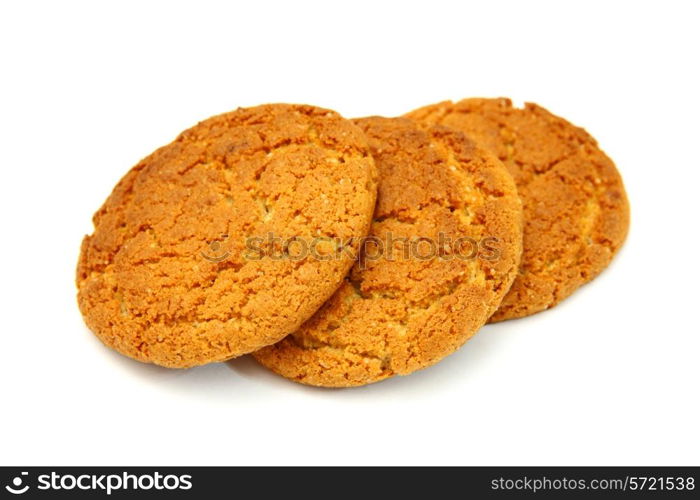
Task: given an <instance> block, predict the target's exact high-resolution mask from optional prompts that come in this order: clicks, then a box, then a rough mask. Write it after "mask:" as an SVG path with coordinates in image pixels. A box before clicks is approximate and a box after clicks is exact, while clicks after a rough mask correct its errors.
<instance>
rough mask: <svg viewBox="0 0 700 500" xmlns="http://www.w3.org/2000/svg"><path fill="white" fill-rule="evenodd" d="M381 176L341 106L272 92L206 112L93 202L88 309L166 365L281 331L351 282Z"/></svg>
mask: <svg viewBox="0 0 700 500" xmlns="http://www.w3.org/2000/svg"><path fill="white" fill-rule="evenodd" d="M376 185H377V171H376V167H375V165H374V161H373V159H372V157H371V155H370V154H369V150H368V146H367V141H366V139H365V137H364V135H363V133H362V131H361V130H360V129H359V128H358V127H357V126H356V125H354V124H353V123H352V122H350V121H349V120H345V119H344V118H342V117H341V116H340V115H338V114H337V113H335V112H333V111H328V110H325V109H320V108H316V107H312V106H302V105H288V104H271V105H264V106H259V107H254V108H248V109H238V110H236V111H233V112H230V113H226V114H222V115H219V116H215V117H213V118H210V119H208V120H205V121H203V122H201V123H199V124H198V125H196V126H195V127H193V128H191V129H189V130H187V131H185V132H183V133H182V134H181V135H180V136H179V137H178V138H177V139H176V140H175V141H174V142H172V143H170V144H168V145H167V146H165V147H162V148H160V149H158V150H157V151H155V152H154V153H153V154H151V155H150V156H148V157H147V158H145V159H144V160H142V161H140V162H139V163H138V164H137V165H136V166H135V167H134V168H133V169H132V170H131V171H130V172H129V173H127V174H126V176H125V177H124V178H123V179H122V180H121V181H120V182H119V183H118V184H117V186H116V187H115V188H114V191H113V192H112V194H111V195H110V196H109V198H108V199H107V201H106V202H105V203H104V205H103V206H102V208H100V210H99V211H98V212H97V213H96V214H95V216H94V218H93V222H94V226H95V228H94V233H93V234H92V235H90V236H86V237H85V239H84V240H83V244H82V249H81V254H80V260H79V264H78V269H77V286H78V303H79V306H80V310H81V312H82V314H83V316H84V318H85V321H86V323H87V325H88V326H89V328H90V329H91V330H92V331H93V332H94V333H95V334H96V335H97V336H98V337H99V338H100V339H101V340H102V341H103V342H104V343H105V344H106V345H108V346H109V347H112V348H114V349H116V350H117V351H119V352H120V353H122V354H125V355H127V356H130V357H132V358H134V359H137V360H139V361H144V362H152V363H156V364H158V365H162V366H167V367H174V368H185V367H191V366H195V365H201V364H204V363H209V362H213V361H222V360H226V359H229V358H233V357H236V356H240V355H242V354H245V353H248V352H251V351H254V350H256V349H259V348H261V347H263V346H265V345H268V344H272V343H274V342H277V341H278V340H280V339H281V338H282V337H284V336H285V335H286V334H288V333H289V332H292V331H295V330H296V329H298V328H299V326H300V325H301V324H302V323H303V322H304V321H305V320H307V319H308V318H309V317H310V316H311V315H312V314H313V313H314V312H315V311H316V310H317V309H318V308H319V307H320V306H321V305H322V304H323V303H324V302H325V301H326V300H327V299H328V298H329V297H330V296H331V295H332V294H333V292H334V291H335V290H336V289H337V288H338V286H339V285H340V284H341V282H342V281H343V278H344V276H345V275H346V274H347V271H348V270H349V268H350V266H351V265H352V263H353V262H354V256H355V255H354V254H355V253H356V249H357V247H358V245H359V241H360V240H361V238H362V237H363V236H364V235H366V233H367V231H368V229H369V225H370V221H371V218H372V212H373V210H374V204H375V199H376ZM304 245H306V247H305V246H304ZM353 249H355V251H354V252H353V251H348V250H353Z"/></svg>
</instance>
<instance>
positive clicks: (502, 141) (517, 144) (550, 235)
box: [406, 99, 629, 322]
mask: <svg viewBox="0 0 700 500" xmlns="http://www.w3.org/2000/svg"><path fill="white" fill-rule="evenodd" d="M406 116H407V117H409V118H411V119H413V120H417V121H419V122H421V123H424V124H428V125H432V124H443V125H447V126H450V127H453V128H455V129H457V130H460V131H462V132H464V133H465V134H467V135H468V136H469V137H471V138H472V139H474V140H475V141H477V142H478V143H480V144H481V145H483V146H485V147H486V148H488V149H489V150H490V151H492V152H494V153H495V154H496V155H497V156H498V157H499V158H500V159H501V160H502V161H503V162H504V163H505V165H506V166H507V167H508V170H509V171H510V173H511V174H512V175H513V178H514V179H515V182H516V184H517V186H518V192H519V194H520V198H521V199H522V201H523V210H524V214H525V232H524V244H523V258H522V262H521V264H520V271H519V273H518V277H517V278H516V280H515V282H514V283H513V286H512V288H511V290H510V292H509V293H508V295H506V297H505V298H504V299H503V304H501V307H500V308H499V309H498V311H497V312H496V313H495V314H494V316H493V317H492V318H491V321H492V322H493V321H501V320H505V319H510V318H519V317H523V316H528V315H530V314H534V313H536V312H539V311H543V310H545V309H548V308H550V307H552V306H554V305H555V304H557V303H559V302H560V301H561V300H563V299H564V298H566V297H568V296H569V295H570V294H571V293H573V292H574V290H576V289H577V288H578V287H579V286H581V285H582V284H584V283H586V282H588V281H590V280H592V279H593V278H594V277H596V276H597V275H598V274H599V273H600V272H601V271H602V270H603V269H604V268H605V267H606V266H607V265H608V264H609V263H610V261H611V260H612V257H613V255H614V254H615V252H617V250H618V249H619V248H620V246H621V245H622V243H623V241H624V240H625V237H626V235H627V229H628V227H629V204H628V202H627V196H626V194H625V189H624V186H623V184H622V179H621V178H620V175H619V173H618V172H617V170H616V168H615V165H614V164H613V162H612V161H611V160H610V159H609V158H608V157H607V156H606V155H605V153H603V152H602V151H601V150H600V149H599V148H598V145H597V143H596V141H595V139H593V138H592V137H591V136H590V135H588V134H587V133H586V131H585V130H583V129H582V128H578V127H575V126H573V125H571V124H570V123H569V122H567V121H566V120H564V119H562V118H559V117H557V116H554V115H553V114H551V113H550V112H548V111H547V110H546V109H544V108H542V107H540V106H538V105H536V104H531V103H527V104H526V105H525V107H524V108H515V107H513V105H512V103H511V101H510V100H509V99H465V100H463V101H460V102H457V103H453V102H450V101H446V102H441V103H438V104H434V105H431V106H426V107H424V108H420V109H417V110H415V111H413V112H411V113H408V114H407V115H406Z"/></svg>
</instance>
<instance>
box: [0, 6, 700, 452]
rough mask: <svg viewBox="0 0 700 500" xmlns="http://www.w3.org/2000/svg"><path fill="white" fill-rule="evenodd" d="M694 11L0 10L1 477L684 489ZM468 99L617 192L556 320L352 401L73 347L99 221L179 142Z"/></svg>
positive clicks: (696, 83)
mask: <svg viewBox="0 0 700 500" xmlns="http://www.w3.org/2000/svg"><path fill="white" fill-rule="evenodd" d="M695 6H697V3H696V4H695V5H693V3H692V2H688V3H676V2H668V1H664V2H659V3H658V4H649V3H643V2H629V3H625V2H617V3H616V2H591V1H586V2H581V3H580V4H579V5H574V4H573V3H570V2H551V3H539V2H536V3H532V2H511V3H499V2H477V3H474V4H472V5H469V4H467V3H466V2H455V3H453V4H448V3H443V2H440V1H435V0H431V1H430V2H420V3H417V4H416V5H415V6H414V5H411V4H410V3H408V2H396V3H393V4H392V3H381V2H379V1H371V2H361V1H354V2H328V1H325V2H319V3H306V2H300V1H293V2H281V3H279V4H276V5H273V4H264V2H239V3H234V2H227V3H221V4H210V3H206V2H190V3H189V4H180V3H175V2H164V3H162V4H156V3H151V2H134V3H131V2H123V1H122V2H114V3H113V4H112V6H111V7H107V6H105V5H103V4H102V3H99V2H85V3H74V2H45V3H36V2H14V3H12V4H10V3H9V2H4V3H3V4H2V7H0V51H1V52H0V54H1V60H0V105H1V107H0V145H1V149H0V152H1V156H0V168H1V169H2V170H1V177H0V189H1V192H0V196H1V197H0V203H1V207H0V216H1V217H2V242H1V245H0V252H1V254H0V257H1V258H0V266H2V277H1V278H0V294H1V301H0V304H1V307H2V324H1V326H0V332H1V333H0V342H1V344H0V384H1V387H2V394H1V396H2V403H1V404H2V409H1V410H0V463H2V464H4V465H12V464H15V465H19V464H30V465H31V464H46V465H50V464H122V465H126V464H144V465H149V464H150V465H188V464H221V465H223V464H492V465H499V464H533V465H536V464H562V465H565V464H600V465H606V464H607V465H610V464H630V465H639V464H694V465H698V464H699V463H700V452H699V451H698V450H699V449H700V439H699V431H698V429H699V427H698V421H700V411H699V409H700V406H699V403H698V382H699V381H700V368H699V366H700V356H699V355H700V352H699V351H700V328H699V327H698V319H697V310H698V288H697V280H698V278H699V275H698V259H699V258H700V257H699V256H698V243H700V241H699V238H698V222H697V220H696V219H697V215H698V200H699V199H700V194H699V191H698V190H699V189H700V173H699V172H700V164H699V163H700V161H699V160H698V157H699V155H700V141H699V140H698V133H700V126H698V118H699V117H700V106H699V105H698V89H699V88H700V78H698V66H699V65H698V52H697V51H698V48H699V47H700V36H699V35H698V26H697V21H698V12H697V9H696V8H695ZM470 96H488V97H495V96H510V97H512V98H513V99H514V100H516V101H517V102H522V101H525V100H528V101H534V102H537V103H539V104H541V105H543V106H545V107H547V108H548V109H550V110H551V111H553V112H554V113H556V114H559V115H561V116H564V117H566V118H568V119H569V120H571V121H572V122H574V123H575V124H577V125H581V126H583V127H585V128H586V129H587V130H589V131H590V132H591V133H592V134H593V135H594V136H596V137H597V138H598V140H599V141H600V143H601V145H602V147H603V148H604V149H605V150H606V151H607V152H608V153H609V155H610V156H611V157H612V158H613V159H614V160H615V161H616V163H617V164H618V166H619V169H620V171H621V173H622V175H623V177H624V180H625V182H626V186H627V190H628V193H629V197H630V201H631V206H632V228H631V232H630V236H629V238H628V240H627V243H626V245H625V247H624V249H623V250H622V251H621V253H620V254H619V255H618V257H617V259H616V260H615V262H614V263H613V265H612V266H611V267H610V268H609V269H608V270H607V271H606V272H605V273H603V275H601V276H600V278H598V279H597V280H596V281H595V282H593V283H592V284H590V285H588V286H585V287H584V288H583V289H581V290H579V291H578V292H577V293H576V294H575V295H574V296H572V297H571V298H570V299H569V300H567V301H566V302H565V303H563V304H561V305H560V306H558V307H556V308H555V309H553V310H551V311H549V312H545V313H542V314H538V315H536V316H535V317H531V318H528V319H524V320H517V321H510V322H506V323H503V324H498V325H492V326H488V327H486V328H484V329H483V330H482V332H480V333H479V334H478V335H477V336H476V337H475V338H474V339H473V340H472V341H470V342H469V343H468V344H467V345H465V347H464V348H463V349H462V350H461V351H459V352H458V353H456V354H454V355H452V356H450V357H449V358H448V359H446V360H445V361H444V362H442V363H440V364H438V365H437V366H434V367H432V368H429V369H427V370H424V371H423V372H420V373H417V374H414V375H412V376H409V377H404V378H396V379H392V380H389V381H386V382H382V383H380V384H377V385H374V386H369V387H364V388H358V389H351V390H323V389H315V388H309V387H304V386H300V385H296V384H294V383H291V382H287V381H285V380H283V379H281V378H278V377H276V376H274V375H272V374H270V373H267V372H266V371H265V370H264V369H262V368H260V367H259V366H257V365H256V364H255V363H254V362H253V361H252V360H250V359H247V358H242V359H238V360H235V361H232V362H228V363H223V364H216V365H210V366H205V367H200V368H196V369H192V370H187V371H172V370H167V369H163V368H158V367H155V366H149V365H144V364H140V363H138V362H136V361H132V360H130V359H127V358H125V357H122V356H120V355H119V354H116V353H115V352H112V351H111V350H109V349H107V348H105V347H103V346H102V345H101V344H100V342H99V341H98V340H96V338H95V337H93V335H92V334H91V333H90V332H89V331H88V330H87V329H86V328H85V326H84V325H83V322H82V319H81V316H80V314H79V312H78V308H77V306H76V301H75V285H74V281H73V280H74V270H75V265H76V261H77V258H78V251H79V245H80V241H81V238H82V236H83V235H84V234H85V233H89V232H91V230H92V229H91V221H90V219H91V216H92V213H93V212H94V211H96V210H97V208H98V207H99V206H100V205H101V203H102V202H103V200H104V199H105V198H106V197H107V195H108V194H109V193H110V191H111V189H112V187H113V185H114V184H115V183H116V182H117V181H118V180H119V178H120V177H121V176H122V175H123V174H124V173H125V172H126V171H127V170H128V169H129V168H130V167H131V166H132V165H133V164H135V163H136V162H137V161H138V160H139V159H140V158H141V157H143V156H145V155H147V154H148V153H150V152H151V151H152V150H154V149H155V148H156V147H158V146H161V145H163V144H165V143H167V142H169V141H170V140H171V139H173V138H174V137H175V135H176V134H177V133H178V132H180V131H181V130H183V129H185V128H187V127H189V126H191V125H193V124H194V123H196V122H197V121H199V120H201V119H203V118H206V117H208V116H210V115H212V114H217V113H220V112H224V111H227V110H230V109H234V108H236V107H238V106H249V105H255V104H261V103H265V102H280V101H281V102H303V103H310V104H316V105H320V106H324V107H329V108H332V109H335V110H337V111H339V112H340V113H342V114H343V115H345V116H348V117H354V116H363V115H368V114H382V115H390V116H391V115H397V114H401V113H403V112H406V111H409V110H411V109H413V108H415V107H418V106H421V105H424V104H428V103H432V102H435V101H439V100H443V99H448V98H452V99H459V98H462V97H470Z"/></svg>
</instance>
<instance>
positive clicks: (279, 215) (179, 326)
mask: <svg viewBox="0 0 700 500" xmlns="http://www.w3.org/2000/svg"><path fill="white" fill-rule="evenodd" d="M93 221H94V225H95V230H94V232H93V234H92V235H90V236H86V237H85V238H84V240H83V244H82V248H81V252H80V259H79V263H78V270H77V286H78V303H79V306H80V310H81V312H82V314H83V316H84V318H85V321H86V323H87V325H88V327H89V328H90V329H91V330H92V331H93V332H94V333H95V334H96V335H97V336H98V337H99V338H100V339H101V340H102V342H104V343H105V344H106V345H107V346H109V347H112V348H113V349H115V350H117V351H119V352H120V353H122V354H125V355H127V356H130V357H132V358H134V359H137V360H139V361H143V362H150V363H156V364H158V365H161V366H165V367H170V368H188V367H192V366H197V365H202V364H206V363H212V362H217V361H224V360H227V359H231V358H235V357H237V356H242V355H244V354H249V353H252V356H253V357H254V358H255V359H256V360H257V361H258V362H260V363H261V364H262V365H263V366H265V367H266V368H268V369H270V370H272V371H273V372H275V373H277V374H279V375H282V376H284V377H286V378H288V379H290V380H293V381H296V382H300V383H304V384H310V385H316V386H324V387H348V386H358V385H364V384H369V383H372V382H377V381H380V380H383V379H386V378H388V377H392V376H394V375H407V374H410V373H412V372H414V371H416V370H419V369H421V368H424V367H427V366H430V365H432V364H435V363H437V362H438V361H440V360H441V359H443V358H444V357H445V356H447V355H448V354H450V353H452V352H454V351H455V350H457V349H459V347H460V346H462V345H463V344H464V343H465V342H466V341H467V340H468V339H469V338H471V337H472V336H473V335H474V334H475V333H476V332H477V331H478V330H479V329H480V328H481V327H482V326H483V325H484V324H486V323H488V322H496V321H503V320H507V319H513V318H521V317H524V316H529V315H531V314H534V313H537V312H540V311H543V310H545V309H548V308H550V307H552V306H554V305H556V304H557V303H559V302H560V301H561V300H563V299H565V298H566V297H568V296H569V295H571V294H572V293H573V292H574V290H576V289H577V288H578V287H579V286H581V285H582V284H584V283H586V282H588V281H590V280H592V279H593V278H594V277H595V276H596V275H598V273H600V272H601V271H602V270H603V269H604V268H605V267H606V266H607V265H608V264H609V263H610V261H611V259H612V258H613V256H614V255H615V253H616V252H617V250H618V249H619V248H620V246H621V245H622V243H623V241H624V239H625V236H626V234H627V229H628V225H629V205H628V202H627V197H626V195H625V190H624V187H623V184H622V180H621V178H620V175H619V174H618V172H617V170H616V168H615V165H614V164H613V162H612V161H611V160H610V159H609V158H608V157H607V156H606V155H605V154H604V153H603V152H602V151H601V150H600V149H599V148H598V145H597V143H596V141H595V140H594V139H593V138H592V137H591V136H590V135H588V134H587V133H586V132H585V131H584V130H583V129H581V128H578V127H575V126H573V125H571V124H570V123H569V122H567V121H566V120H564V119H562V118H559V117H557V116H555V115H553V114H551V113H549V112H548V111H547V110H545V109H543V108H541V107H540V106H537V105H535V104H526V105H525V107H524V108H517V107H514V106H513V105H512V104H511V102H510V101H509V100H508V99H465V100H463V101H460V102H456V103H453V102H443V103H439V104H435V105H431V106H426V107H424V108H420V109H418V110H415V111H413V112H410V113H408V114H406V115H405V116H403V117H400V118H382V117H370V118H361V119H355V120H347V119H344V118H343V117H341V116H340V115H338V114H337V113H335V112H333V111H329V110H327V109H321V108H317V107H313V106H306V105H289V104H269V105H263V106H258V107H254V108H247V109H238V110H236V111H233V112H230V113H226V114H223V115H219V116H215V117H213V118H209V119H208V120H205V121H203V122H201V123H199V124H198V125H196V126H195V127H193V128H191V129H189V130H187V131H185V132H183V133H182V134H180V136H179V137H178V138H177V139H175V141H174V142H172V143H170V144H168V145H167V146H164V147H162V148H160V149H158V150H156V151H155V152H154V153H153V154H151V155H150V156H148V157H146V158H145V159H143V160H142V161H141V162H139V163H138V164H137V165H136V166H135V167H133V168H132V169H131V170H130V171H129V172H128V173H127V174H126V176H124V178H123V179H122V180H121V181H120V182H119V183H118V184H117V186H116V187H115V188H114V191H113V192H112V194H111V195H110V196H109V198H108V199H107V201H106V202H105V203H104V205H103V206H102V207H101V208H100V209H99V211H98V212H97V213H96V214H95V216H94V218H93Z"/></svg>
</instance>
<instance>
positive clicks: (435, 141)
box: [253, 117, 522, 387]
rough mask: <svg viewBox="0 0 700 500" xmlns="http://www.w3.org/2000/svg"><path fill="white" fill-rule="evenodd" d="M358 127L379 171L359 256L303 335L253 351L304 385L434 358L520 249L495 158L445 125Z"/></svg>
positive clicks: (409, 368) (513, 196) (399, 369)
mask: <svg viewBox="0 0 700 500" xmlns="http://www.w3.org/2000/svg"><path fill="white" fill-rule="evenodd" d="M356 123H358V124H359V125H360V127H361V128H362V129H363V130H364V131H365V133H366V135H367V137H368V140H369V143H370V148H371V151H372V155H373V156H374V159H375V162H376V163H377V167H378V169H379V195H378V198H377V207H376V210H375V213H374V220H373V222H372V226H371V228H370V235H369V237H368V239H367V240H366V241H365V245H363V251H362V258H361V260H360V261H359V262H358V263H357V264H356V265H355V266H353V268H352V270H351V272H350V275H349V276H348V278H346V280H345V283H344V284H343V285H342V286H341V287H340V288H339V289H338V291H337V292H336V293H335V294H334V295H333V297H332V298H331V299H330V300H329V301H328V302H327V303H326V304H325V305H324V306H323V307H322V308H321V309H320V310H319V311H318V312H317V313H316V314H315V315H314V316H313V317H312V318H311V319H310V320H309V321H307V322H306V323H305V324H304V325H303V326H302V327H301V328H300V329H299V330H298V331H297V332H295V333H293V334H292V335H289V336H288V337H286V338H285V339H284V340H282V341H281V342H279V343H277V344H275V345H273V346H270V347H266V348H264V349H262V350H260V351H257V352H256V353H254V354H253V356H254V357H255V358H256V359H257V360H258V361H259V362H261V363H262V364H263V365H264V366H266V367H267V368H269V369H271V370H272V371H274V372H276V373H278V374H280V375H282V376H284V377H287V378H289V379H292V380H294V381H296V382H301V383H304V384H310V385H317V386H327V387H346V386H356V385H363V384H369V383H372V382H377V381H379V380H382V379H385V378H387V377H391V376H393V375H407V374H409V373H411V372H413V371H415V370H418V369H420V368H424V367H426V366H429V365H432V364H434V363H436V362H438V361H439V360H440V359H442V358H443V357H445V356H447V355H448V354H450V353H452V352H453V351H455V350H456V349H458V348H459V347H460V346H461V345H462V344H463V343H464V342H465V341H466V340H468V339H469V338H470V337H471V336H472V335H474V333H475V332H476V331H477V330H478V329H479V328H480V327H481V326H482V325H483V324H484V323H485V322H486V320H487V319H488V318H489V316H490V315H491V314H492V313H493V312H494V311H495V310H496V308H497V307H498V304H500V302H501V299H502V298H503V296H504V294H505V293H506V291H507V290H508V288H509V287H510V285H511V282H512V280H513V279H514V277H515V274H516V272H517V268H518V262H519V259H520V254H521V247H522V211H521V207H520V200H519V198H518V196H517V192H516V189H515V184H514V183H513V179H512V178H511V177H510V175H509V174H508V171H507V170H506V168H505V167H504V166H503V164H502V163H501V162H500V161H498V160H497V159H496V158H495V157H494V156H493V155H491V154H490V153H487V152H485V151H484V150H482V149H480V148H479V147H477V146H475V145H474V143H473V142H472V141H470V140H468V139H467V138H466V137H465V136H464V135H463V134H462V133H460V132H456V131H453V130H450V129H448V128H447V127H442V126H436V127H432V128H430V129H428V130H427V131H422V130H420V129H419V128H418V127H417V126H416V125H415V124H414V123H412V122H411V121H409V120H406V119H401V118H394V119H390V118H378V117H373V118H365V119H361V120H357V121H356ZM367 243H369V244H367Z"/></svg>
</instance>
